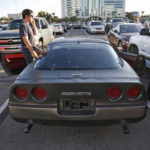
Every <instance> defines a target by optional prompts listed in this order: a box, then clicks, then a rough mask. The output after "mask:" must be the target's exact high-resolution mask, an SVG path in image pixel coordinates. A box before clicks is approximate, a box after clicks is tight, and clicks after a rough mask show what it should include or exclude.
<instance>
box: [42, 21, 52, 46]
mask: <svg viewBox="0 0 150 150" xmlns="http://www.w3.org/2000/svg"><path fill="white" fill-rule="evenodd" d="M43 21H44V23H45V25H47V27H48V28H47V29H46V30H47V31H46V32H47V35H46V36H47V43H49V42H50V41H51V40H53V30H52V28H51V26H50V25H49V23H48V22H47V20H46V19H45V18H44V19H43Z"/></svg>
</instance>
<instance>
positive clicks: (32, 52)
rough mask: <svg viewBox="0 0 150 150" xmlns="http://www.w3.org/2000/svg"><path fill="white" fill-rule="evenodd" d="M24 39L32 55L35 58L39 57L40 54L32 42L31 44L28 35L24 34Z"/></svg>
mask: <svg viewBox="0 0 150 150" xmlns="http://www.w3.org/2000/svg"><path fill="white" fill-rule="evenodd" d="M22 39H23V41H24V43H25V45H26V47H27V49H28V50H29V51H30V53H31V55H32V56H33V58H35V59H38V54H37V53H36V51H34V49H33V48H32V46H31V44H30V42H29V40H28V36H22Z"/></svg>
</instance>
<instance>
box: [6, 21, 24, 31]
mask: <svg viewBox="0 0 150 150" xmlns="http://www.w3.org/2000/svg"><path fill="white" fill-rule="evenodd" d="M21 23H22V19H20V20H14V21H12V22H11V23H10V24H9V26H8V28H9V29H10V30H11V29H19V28H20V25H21Z"/></svg>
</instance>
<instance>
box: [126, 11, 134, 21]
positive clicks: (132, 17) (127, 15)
mask: <svg viewBox="0 0 150 150" xmlns="http://www.w3.org/2000/svg"><path fill="white" fill-rule="evenodd" d="M125 16H126V17H127V18H128V19H131V20H134V19H135V16H134V15H133V13H132V12H126V13H125Z"/></svg>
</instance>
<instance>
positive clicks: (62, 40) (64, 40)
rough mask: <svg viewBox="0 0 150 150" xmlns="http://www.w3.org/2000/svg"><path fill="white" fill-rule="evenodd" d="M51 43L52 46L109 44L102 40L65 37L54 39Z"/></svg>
mask: <svg viewBox="0 0 150 150" xmlns="http://www.w3.org/2000/svg"><path fill="white" fill-rule="evenodd" d="M51 43H52V44H54V43H106V44H109V42H108V41H106V40H104V39H93V38H67V37H60V38H56V39H55V40H53V41H52V42H51Z"/></svg>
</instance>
